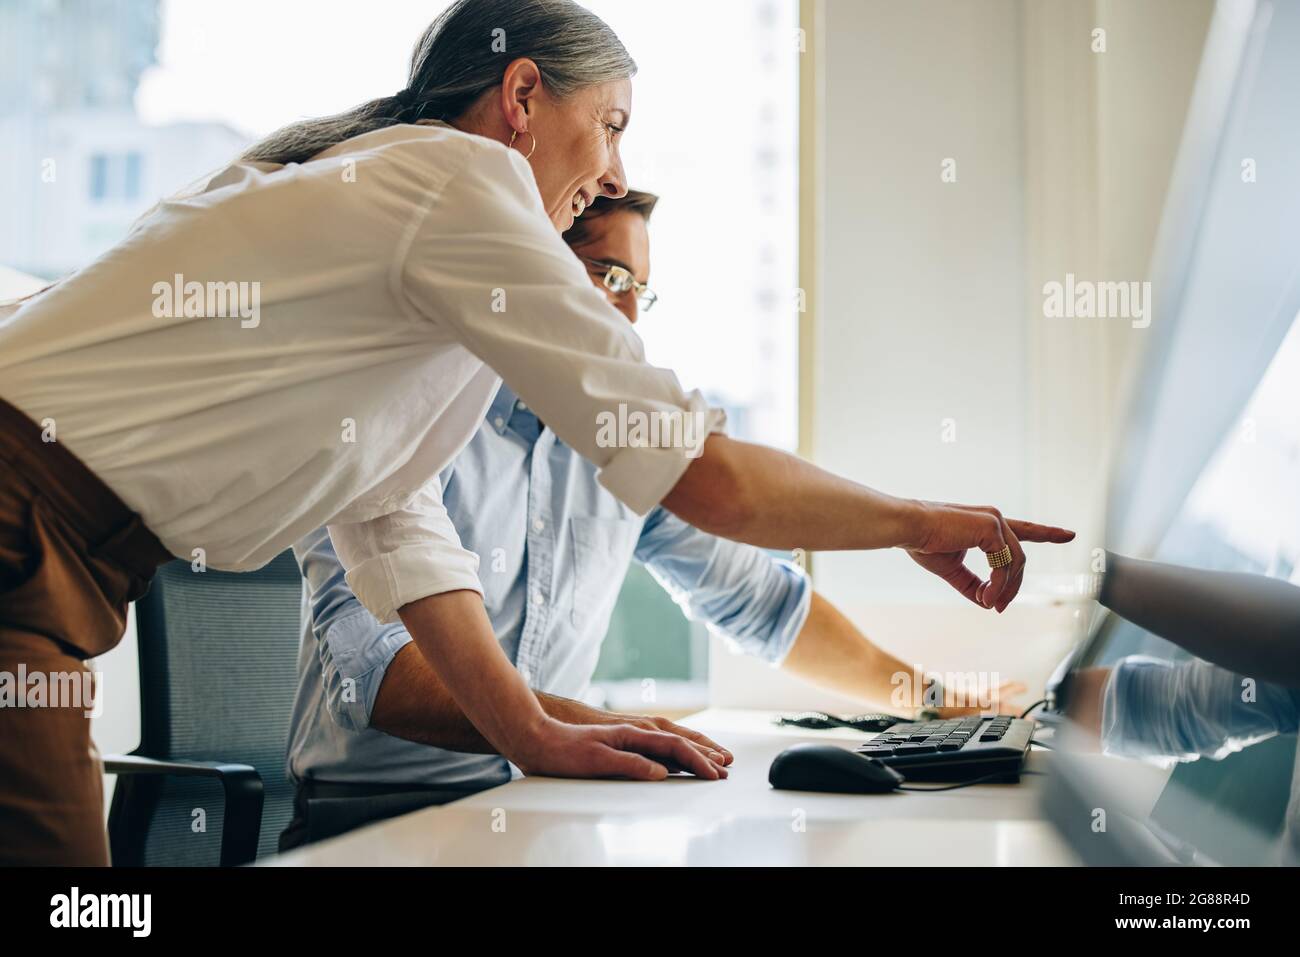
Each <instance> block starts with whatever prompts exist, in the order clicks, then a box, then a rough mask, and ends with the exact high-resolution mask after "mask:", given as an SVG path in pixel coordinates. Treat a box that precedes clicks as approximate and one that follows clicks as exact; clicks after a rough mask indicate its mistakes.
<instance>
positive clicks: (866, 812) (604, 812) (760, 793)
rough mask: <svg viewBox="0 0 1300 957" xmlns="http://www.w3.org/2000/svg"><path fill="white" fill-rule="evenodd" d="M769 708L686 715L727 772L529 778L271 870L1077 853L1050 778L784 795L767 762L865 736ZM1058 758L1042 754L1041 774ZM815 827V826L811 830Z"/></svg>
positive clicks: (318, 848)
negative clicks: (1044, 796) (935, 789)
mask: <svg viewBox="0 0 1300 957" xmlns="http://www.w3.org/2000/svg"><path fill="white" fill-rule="evenodd" d="M772 718H773V715H772V714H771V713H767V712H757V711H724V710H717V709H711V710H708V711H702V712H700V713H698V714H696V715H693V716H692V717H690V718H687V719H684V720H683V722H682V723H683V724H687V725H689V726H690V727H693V728H697V729H698V730H700V731H702V732H704V733H705V734H708V735H709V736H710V737H712V738H713V739H714V740H715V741H717V742H718V743H719V744H721V745H723V746H724V747H726V748H727V749H728V750H730V751H732V752H733V753H734V754H735V756H736V761H735V764H734V765H733V766H732V768H731V776H730V777H729V778H728V779H727V780H725V781H699V780H695V779H693V778H687V777H682V776H677V777H672V778H669V779H668V780H666V781H659V782H654V783H648V782H647V783H642V782H629V781H575V780H566V779H561V778H525V779H523V780H518V781H513V782H511V783H510V784H507V785H505V786H503V787H500V788H494V789H492V790H490V791H484V792H482V793H480V794H477V795H474V796H473V797H469V798H466V799H464V800H461V801H457V802H456V803H454V804H449V805H445V806H443V807H433V808H427V809H425V810H423V811H416V812H414V813H412V814H408V815H405V816H403V817H400V818H394V819H392V820H389V821H383V822H381V823H379V824H374V825H371V826H369V827H366V828H362V829H361V830H358V831H353V832H352V833H350V834H346V835H344V836H342V837H338V838H335V839H333V840H330V841H324V842H321V843H319V844H315V845H312V846H310V847H307V848H303V849H301V850H298V851H294V852H291V853H289V854H284V855H280V856H278V857H273V858H270V859H268V860H267V861H266V863H267V864H270V865H281V866H310V865H338V866H349V865H387V866H403V865H566V864H568V865H604V864H618V865H627V864H631V865H665V866H685V865H732V864H739V865H769V864H770V865H801V864H831V865H867V864H870V865H927V866H930V865H985V864H992V865H1028V866H1033V865H1059V864H1074V863H1077V860H1076V858H1075V857H1074V856H1073V854H1072V853H1071V852H1070V851H1069V849H1068V848H1067V847H1066V846H1065V845H1064V844H1063V843H1062V842H1061V840H1060V839H1059V838H1058V837H1057V835H1056V832H1055V831H1054V830H1053V829H1052V827H1051V825H1049V824H1048V823H1047V822H1046V821H1044V820H1043V819H1042V817H1041V815H1040V812H1039V810H1038V797H1039V794H1038V792H1039V782H1040V781H1041V778H1039V777H1037V776H1035V775H1026V776H1024V777H1023V778H1022V779H1021V783H1020V784H1018V785H1005V784H1001V785H999V784H978V785H973V786H971V787H969V788H963V789H961V790H956V791H947V792H941V793H937V794H917V793H913V792H894V793H890V794H878V795H835V794H814V793H809V792H796V791H777V790H774V789H773V788H772V787H771V786H770V785H769V784H768V783H767V770H768V766H769V765H770V764H771V762H772V759H773V758H774V757H775V756H776V755H777V753H778V752H780V751H781V750H783V749H784V748H786V747H788V746H790V745H791V744H794V743H796V742H798V741H836V742H838V743H843V744H844V745H845V746H846V747H847V746H851V745H852V744H853V743H855V742H857V741H861V740H862V737H863V736H862V735H860V734H856V733H852V732H846V731H840V730H836V731H823V732H811V731H802V730H799V729H795V728H778V727H775V726H773V725H772ZM1050 757H1051V755H1050V754H1048V753H1047V752H1041V751H1035V752H1033V753H1032V754H1031V755H1030V757H1029V759H1028V761H1029V764H1028V767H1029V768H1030V769H1036V770H1041V769H1042V768H1043V767H1044V766H1045V763H1046V761H1048V760H1050ZM801 824H802V827H801V826H800V825H801Z"/></svg>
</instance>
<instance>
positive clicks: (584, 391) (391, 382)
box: [0, 0, 1071, 863]
mask: <svg viewBox="0 0 1300 957" xmlns="http://www.w3.org/2000/svg"><path fill="white" fill-rule="evenodd" d="M634 72H635V66H634V64H633V62H632V60H631V58H630V57H629V56H628V54H627V52H626V50H625V49H624V48H623V45H622V44H621V43H620V42H619V40H618V38H617V37H616V36H615V35H614V33H613V32H612V31H611V30H610V29H609V28H608V27H607V26H606V25H605V24H604V23H603V22H602V21H601V20H600V19H598V18H597V17H596V16H594V15H593V14H591V13H590V12H588V11H587V10H585V9H583V8H582V7H580V6H578V5H576V4H574V3H572V2H569V0H545V2H543V0H460V2H457V3H455V4H453V5H452V6H451V7H450V8H449V9H448V10H447V11H446V12H444V13H443V14H442V15H441V16H440V17H438V19H437V20H436V21H435V22H434V23H433V25H432V26H431V27H430V28H429V29H428V31H427V32H426V33H425V35H424V36H423V38H422V39H421V40H420V42H419V44H418V46H417V47H416V50H415V53H414V56H413V58H412V64H411V71H410V76H409V82H408V85H407V87H406V88H405V89H404V90H402V91H401V92H399V93H398V94H396V95H395V96H388V97H382V98H380V99H376V100H372V101H370V102H368V103H366V104H364V105H362V106H360V107H358V108H357V109H355V110H352V111H350V112H348V113H344V114H342V115H339V116H335V117H330V118H327V119H319V120H308V121H306V122H302V123H298V124H295V125H294V126H291V127H289V128H288V129H285V130H282V131H280V132H279V133H276V134H274V135H273V136H271V137H270V138H269V139H267V140H266V141H264V142H262V143H259V144H257V145H256V146H254V147H253V148H252V149H250V150H249V151H248V152H247V153H246V154H245V155H244V156H243V157H242V158H241V159H240V160H239V161H238V162H235V163H234V164H232V165H231V166H229V167H228V168H226V169H224V170H222V171H220V172H219V173H217V174H216V175H214V176H213V177H211V178H210V179H209V180H208V181H207V182H206V184H204V185H203V186H202V187H201V188H199V189H198V190H197V191H195V192H194V193H193V194H191V195H187V196H183V197H177V198H174V199H172V200H169V201H165V202H163V203H161V204H160V205H159V206H158V207H157V208H156V209H155V210H153V211H152V212H151V213H150V214H148V215H147V216H146V217H144V218H143V219H142V220H141V221H140V222H139V223H137V225H136V227H135V228H134V229H133V230H132V232H131V234H130V235H129V236H128V237H127V238H126V239H125V240H123V241H122V242H121V243H120V244H119V245H117V246H116V247H114V248H113V249H111V250H109V251H108V252H107V253H106V254H105V255H104V256H102V257H101V258H99V259H98V260H96V261H95V262H93V263H91V264H90V265H89V266H87V267H85V268H84V269H82V270H81V271H79V272H77V273H75V274H74V275H72V276H69V277H67V278H66V279H64V280H63V281H61V282H59V283H57V284H56V285H55V286H53V287H51V288H50V289H48V290H46V291H44V292H42V293H41V294H39V295H37V296H36V297H34V298H32V299H29V300H27V301H26V302H24V303H23V304H22V305H21V306H20V307H18V308H17V309H16V310H14V309H9V310H7V311H6V315H5V316H0V318H2V319H5V321H4V323H3V325H0V460H3V462H4V468H3V469H0V591H2V592H3V594H4V601H3V604H2V605H0V671H4V670H9V671H13V670H17V669H18V668H19V667H25V668H27V669H28V671H29V672H30V671H32V670H33V669H35V670H40V671H48V672H52V673H53V672H60V673H62V672H68V671H72V672H77V671H79V670H80V669H82V668H84V665H83V660H84V659H85V658H88V657H91V656H94V655H97V654H100V653H102V652H104V651H107V650H108V649H110V648H112V647H113V646H114V645H116V644H117V642H118V641H119V640H120V639H121V636H122V632H123V627H124V620H125V614H126V607H127V604H128V602H130V601H131V600H133V599H135V598H137V597H139V596H140V595H141V594H142V593H143V591H144V589H145V588H146V587H147V584H148V581H149V579H150V578H151V577H152V574H153V571H154V569H155V568H156V567H157V565H158V564H160V563H162V562H163V561H166V560H167V559H169V558H170V557H172V556H180V557H183V558H185V559H187V560H190V561H191V562H193V564H194V567H195V568H196V570H201V569H203V568H206V567H207V566H208V565H211V566H213V567H216V568H223V569H232V570H237V571H238V570H248V569H255V568H258V567H261V566H262V565H264V564H266V563H267V562H268V561H270V559H271V558H273V557H274V556H275V555H277V554H278V553H279V552H281V551H283V550H284V549H285V548H287V547H288V546H289V545H290V544H291V543H292V542H293V541H295V540H296V539H297V538H299V537H300V536H301V535H303V534H304V533H305V532H307V531H309V530H311V529H313V528H316V527H318V526H320V525H327V526H328V527H329V534H330V538H331V539H332V541H333V542H334V545H335V546H336V549H337V552H338V554H339V557H340V559H341V560H342V562H343V564H344V566H345V568H346V569H347V579H348V582H349V584H350V585H351V586H352V589H353V590H354V591H355V593H356V594H357V596H358V597H359V598H360V600H361V601H362V602H363V603H364V604H365V605H366V606H367V607H368V608H369V609H370V610H371V611H372V612H373V613H374V614H375V615H376V617H378V618H379V619H380V620H384V621H392V620H395V619H396V618H400V619H401V620H402V622H403V623H404V624H405V626H406V628H407V630H408V631H409V632H410V634H411V635H412V636H413V638H414V640H415V642H416V643H417V645H418V647H419V648H420V650H421V652H422V653H423V654H424V655H425V656H426V657H427V658H428V660H429V662H430V663H431V664H432V665H433V667H434V668H435V669H436V670H437V671H438V673H439V675H440V676H441V677H442V679H443V680H444V681H445V683H446V685H447V687H448V689H449V691H450V692H451V694H452V696H453V697H454V698H455V700H456V702H457V704H458V705H460V706H461V708H462V709H463V710H464V712H465V714H466V715H467V716H468V717H469V718H470V720H471V721H473V723H474V724H475V726H476V727H477V728H478V729H479V730H480V731H481V733H482V734H483V735H484V737H485V738H487V739H488V740H489V741H490V742H491V743H492V744H493V745H494V746H495V747H496V748H497V749H498V750H499V751H500V753H502V754H503V755H505V756H507V757H508V758H509V759H510V760H512V761H513V762H514V763H515V764H516V765H517V766H519V767H520V768H521V769H523V770H524V771H525V772H527V773H533V774H553V775H570V776H591V777H595V776H607V777H625V778H641V779H651V778H659V777H663V776H664V774H665V773H666V771H665V764H673V765H680V766H682V767H685V768H687V769H689V770H691V771H693V772H694V773H695V774H697V775H700V776H702V777H706V778H717V777H719V776H721V775H722V774H723V773H724V772H723V770H722V767H721V762H720V761H719V762H716V763H715V762H710V761H709V760H708V758H707V757H705V756H704V755H702V754H701V753H700V752H699V751H697V750H695V749H694V748H692V747H691V746H690V745H689V743H688V742H686V741H685V740H684V739H682V738H680V737H677V736H675V735H669V734H663V733H658V732H654V731H649V730H643V729H639V728H635V727H631V726H618V725H613V726H575V725H568V724H565V723H562V722H560V721H557V720H554V719H552V718H550V717H548V716H547V715H546V714H545V713H544V712H543V711H542V710H541V708H540V707H539V705H538V703H537V699H536V697H535V696H534V695H533V694H532V693H531V692H530V691H529V689H528V687H527V686H526V685H525V683H524V682H523V680H522V679H521V678H520V676H519V674H518V672H516V671H515V670H514V669H513V668H512V667H511V665H510V663H509V661H508V660H507V658H506V657H505V655H504V654H503V653H502V650H501V648H500V646H499V645H498V644H497V642H496V641H495V640H494V637H493V633H492V630H491V628H490V626H489V622H488V618H487V616H486V614H485V613H484V609H483V604H482V600H481V593H480V590H481V586H480V584H479V580H478V577H477V557H476V556H475V555H473V554H471V553H469V552H467V551H466V550H465V549H463V548H462V547H461V545H460V541H459V539H458V536H457V534H456V530H455V529H454V528H453V527H452V526H451V524H450V522H449V521H448V519H447V514H446V510H445V509H444V508H443V506H442V503H441V500H440V495H441V490H440V488H439V487H438V484H437V480H436V477H437V475H438V473H439V471H440V470H441V469H442V468H443V467H444V466H446V465H447V464H448V462H449V461H450V460H451V459H452V458H453V457H454V456H455V455H456V453H457V452H458V451H459V450H460V449H461V447H462V446H463V445H464V444H465V443H466V442H467V441H468V439H469V438H470V436H471V435H472V433H473V432H474V429H475V428H476V426H477V424H478V421H479V419H480V418H481V417H482V415H483V413H484V411H485V409H486V408H487V406H488V404H489V402H490V400H491V398H492V395H493V393H494V391H495V389H496V386H497V382H498V376H500V377H501V378H502V379H504V380H505V381H506V382H507V383H508V384H509V385H510V386H511V387H512V388H513V389H514V391H515V392H516V393H517V394H518V395H519V396H520V397H521V398H522V399H523V400H524V401H526V402H527V403H528V404H529V405H531V406H532V407H533V408H534V409H536V410H537V412H538V413H539V415H540V416H541V417H542V418H543V419H544V420H545V421H546V423H547V424H548V425H550V426H551V427H552V428H553V429H554V430H555V432H556V433H557V434H558V435H559V436H560V437H561V438H562V439H563V440H564V441H565V442H567V443H568V444H569V445H571V446H572V447H573V448H574V449H575V450H577V451H578V452H579V453H580V454H581V455H583V456H584V457H585V458H587V459H588V460H590V461H591V462H593V463H594V464H596V465H597V466H599V467H600V469H601V473H600V477H601V481H602V483H603V484H604V485H605V486H606V487H607V488H608V489H609V490H610V491H611V492H612V493H614V494H615V495H616V496H617V497H618V498H619V499H621V500H622V501H623V502H624V503H625V504H627V505H628V506H630V507H631V508H633V509H635V510H637V511H638V512H645V511H647V510H648V509H649V508H651V507H652V506H654V505H656V504H658V503H660V502H662V503H663V504H664V506H665V507H667V508H668V509H669V510H671V511H673V512H674V513H676V514H677V515H679V516H680V517H682V518H683V519H685V520H686V521H688V522H690V523H692V524H694V525H697V526H699V527H700V528H703V529H705V530H706V531H711V532H714V533H717V534H721V535H724V536H728V537H732V538H735V539H738V540H742V541H747V542H751V543H754V544H758V545H762V546H771V547H781V548H789V547H794V546H801V547H804V548H811V549H847V548H884V547H900V548H904V549H906V550H908V551H909V553H910V554H911V556H912V558H913V559H915V560H916V561H917V562H919V563H920V564H921V565H922V566H923V567H925V568H927V569H928V570H930V571H932V572H934V573H936V574H938V575H940V576H941V577H943V578H944V579H945V580H947V581H948V582H949V583H950V584H951V585H953V586H954V587H956V588H957V589H958V590H959V591H961V592H962V593H963V594H964V595H966V597H968V598H969V599H970V600H971V601H973V602H976V603H978V604H980V605H981V606H982V607H986V608H996V609H997V610H999V611H1001V610H1002V609H1003V608H1004V607H1005V606H1006V604H1007V603H1008V602H1010V601H1011V600H1012V598H1013V597H1014V595H1015V593H1016V591H1017V589H1018V588H1019V585H1020V580H1021V575H1022V573H1023V566H1024V554H1023V551H1022V550H1021V547H1020V540H1021V539H1027V540H1038V541H1066V540H1068V539H1069V538H1070V537H1071V533H1069V532H1066V531H1064V530H1062V529H1054V528H1049V527H1043V526H1036V525H1033V524H1030V523H1017V522H1014V521H1009V520H1006V519H1004V518H1003V517H1002V516H1001V515H1000V514H999V513H998V512H997V511H996V510H995V509H992V508H986V507H981V508H967V507H961V506H951V505H938V504H934V503H927V502H920V501H915V500H910V499H902V498H895V497H893V496H889V495H884V494H882V493H879V492H875V491H873V490H871V489H868V488H865V487H863V486H860V485H857V484H855V483H853V482H849V481H846V480H843V479H839V478H836V477H834V476H832V475H829V474H827V473H825V472H822V471H820V470H818V469H816V468H814V467H813V466H811V465H808V464H806V463H804V462H801V461H799V460H797V459H795V458H793V457H791V456H788V455H785V454H782V453H780V452H777V451H774V450H771V449H766V448H762V447H759V446H755V445H749V444H746V443H742V442H737V441H734V440H731V439H728V438H727V437H726V436H725V435H723V434H722V433H721V428H722V425H723V416H722V414H721V413H720V412H719V411H717V410H714V409H710V408H709V407H708V406H707V405H706V403H705V402H704V401H703V399H702V397H701V396H700V395H699V394H698V393H694V392H690V393H688V392H686V391H684V390H683V389H682V388H681V387H680V385H679V384H678V381H677V379H676V377H675V376H674V375H673V374H672V373H671V372H669V371H667V370H662V369H657V368H654V367H651V366H649V365H648V364H647V363H646V362H645V360H644V356H643V350H642V346H641V343H640V341H639V340H638V338H637V337H636V335H635V333H634V332H633V331H632V329H631V327H630V325H629V324H628V323H626V322H624V321H623V320H622V318H621V317H619V316H618V315H617V313H615V311H614V310H613V308H612V307H611V306H610V304H609V303H608V302H606V301H605V299H604V297H603V296H602V295H601V294H600V293H599V292H598V291H597V290H596V289H594V288H593V287H592V285H591V284H590V283H589V282H588V281H587V277H586V275H585V273H584V270H583V267H582V265H581V264H580V263H579V262H578V260H577V259H576V258H575V257H574V256H573V254H572V253H571V252H570V251H569V249H568V248H567V247H566V246H565V244H564V242H563V241H562V239H561V238H560V232H561V231H563V230H564V229H566V228H567V227H568V226H569V225H570V224H571V223H572V222H573V220H574V218H575V217H577V216H580V215H581V214H582V212H583V210H584V209H585V208H586V207H587V206H588V205H590V203H591V202H592V201H593V200H594V199H595V198H596V197H598V196H601V195H604V196H621V195H623V193H624V192H625V191H626V184H625V178H624V174H623V168H622V162H621V160H620V157H619V145H620V140H621V138H622V136H623V133H624V130H625V129H626V127H627V125H628V122H629V120H630V119H631V112H632V104H631V79H630V78H631V77H632V75H633V74H634ZM611 415H617V416H618V417H619V419H620V421H635V422H642V421H643V422H648V423H662V424H664V425H665V427H664V428H663V429H655V430H652V431H651V433H649V434H652V435H653V436H654V437H655V438H656V439H657V441H647V440H645V438H644V436H645V435H646V434H647V433H646V432H645V430H640V431H638V432H637V433H636V434H637V435H638V436H641V437H640V438H639V439H637V440H634V441H632V440H629V441H623V440H621V439H620V440H618V441H612V442H611V441H610V440H609V430H606V429H602V428H600V423H601V422H602V421H605V420H607V419H608V417H609V416H611ZM619 434H620V435H623V434H624V433H623V432H622V431H621V430H620V432H619ZM626 434H628V435H632V434H633V432H632V431H630V430H629V431H628V432H627V433H626ZM537 521H538V522H542V523H543V524H545V519H544V518H539V519H537ZM537 531H540V532H541V533H544V534H553V535H561V534H564V530H563V529H549V530H548V529H545V528H543V529H540V530H537ZM969 548H979V549H981V550H982V551H984V552H986V553H988V554H990V555H991V556H994V558H993V560H992V562H991V564H992V565H993V566H995V568H994V571H993V572H992V575H991V576H990V578H989V579H988V580H987V581H985V580H982V579H981V578H980V577H977V576H976V575H975V573H974V572H972V571H970V570H969V569H967V568H966V567H965V566H964V564H963V558H964V555H965V552H966V550H967V549H969ZM0 714H2V715H3V717H0V722H3V725H2V726H0V848H3V850H0V858H3V859H4V860H5V862H8V863H17V862H26V861H41V862H50V863H58V862H79V863H96V862H102V861H104V860H105V859H106V850H105V847H104V840H103V832H102V827H101V824H100V821H101V818H100V815H99V808H100V803H101V797H100V785H99V770H98V767H97V764H96V762H95V761H94V760H93V758H92V750H91V746H90V741H89V729H88V723H87V721H86V719H84V718H83V717H82V712H81V711H80V710H75V711H74V710H71V709H67V708H44V709H5V710H4V711H3V712H0ZM35 754H39V755H41V760H39V761H37V760H33V755H35Z"/></svg>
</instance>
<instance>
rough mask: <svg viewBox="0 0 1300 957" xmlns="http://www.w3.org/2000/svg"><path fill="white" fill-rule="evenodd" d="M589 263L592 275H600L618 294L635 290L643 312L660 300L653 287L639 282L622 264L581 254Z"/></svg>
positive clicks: (588, 266)
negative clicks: (617, 264)
mask: <svg viewBox="0 0 1300 957" xmlns="http://www.w3.org/2000/svg"><path fill="white" fill-rule="evenodd" d="M578 258H579V259H581V260H582V261H583V262H584V263H586V264H587V268H588V270H590V271H591V273H592V275H594V276H600V275H601V274H602V273H603V274H604V275H603V276H602V278H601V283H602V284H603V285H604V286H605V288H606V289H608V290H609V291H610V292H612V293H613V294H614V295H616V296H621V295H623V294H624V293H628V292H635V293H636V298H637V303H638V304H639V305H640V306H641V311H642V312H649V311H650V310H651V309H652V308H654V304H655V303H656V302H658V301H659V296H658V295H657V294H656V293H655V291H654V290H653V289H651V288H650V287H649V286H647V285H646V284H645V283H643V282H637V281H636V277H635V276H633V275H632V273H630V272H629V271H628V270H626V269H624V268H623V267H622V266H616V265H614V264H613V263H607V262H601V261H600V260H599V259H588V258H587V257H586V256H579V257H578Z"/></svg>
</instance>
